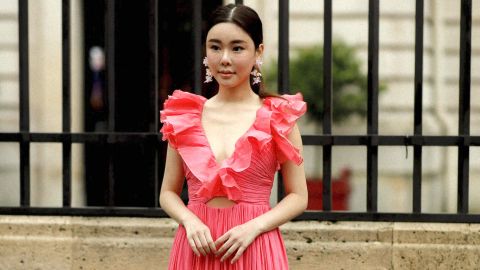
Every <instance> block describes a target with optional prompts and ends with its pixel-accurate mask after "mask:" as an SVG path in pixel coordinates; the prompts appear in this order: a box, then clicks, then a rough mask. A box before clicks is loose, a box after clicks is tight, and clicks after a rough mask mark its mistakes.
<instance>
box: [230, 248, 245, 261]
mask: <svg viewBox="0 0 480 270" xmlns="http://www.w3.org/2000/svg"><path fill="white" fill-rule="evenodd" d="M245 249H246V248H244V247H242V246H240V247H239V248H238V250H237V253H235V257H233V259H232V260H231V261H230V262H231V263H234V262H236V261H237V260H238V259H239V258H240V256H242V254H243V252H244V251H245Z"/></svg>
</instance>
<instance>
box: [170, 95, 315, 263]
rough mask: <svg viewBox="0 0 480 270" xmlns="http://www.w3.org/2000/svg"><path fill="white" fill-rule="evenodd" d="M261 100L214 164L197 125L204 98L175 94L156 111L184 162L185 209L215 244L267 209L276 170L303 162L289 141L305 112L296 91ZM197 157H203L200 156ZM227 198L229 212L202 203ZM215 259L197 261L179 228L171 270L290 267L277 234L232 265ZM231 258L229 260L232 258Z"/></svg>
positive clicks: (260, 238) (259, 240)
mask: <svg viewBox="0 0 480 270" xmlns="http://www.w3.org/2000/svg"><path fill="white" fill-rule="evenodd" d="M282 97H283V98H276V97H268V98H265V99H264V101H263V104H262V106H261V108H260V109H258V110H257V113H256V119H255V121H254V123H253V124H252V126H251V127H250V128H249V129H248V130H247V131H246V132H245V133H244V134H243V135H242V136H241V137H240V138H239V139H238V140H237V142H236V144H235V151H234V153H233V154H232V156H230V157H229V158H227V159H226V160H224V161H223V162H221V163H218V162H217V161H216V159H215V156H214V155H213V152H212V151H211V148H210V145H209V143H208V140H207V137H206V136H205V132H204V130H203V128H202V125H201V116H202V111H203V105H204V103H205V102H206V98H204V97H202V96H199V95H195V94H192V93H188V92H184V91H181V90H175V91H174V92H173V94H172V95H171V96H169V98H168V99H167V100H166V101H165V104H164V109H163V110H162V111H161V112H160V121H161V122H162V123H163V126H162V129H161V130H160V131H161V132H162V134H163V137H162V138H163V140H168V141H169V143H170V145H171V146H172V147H174V148H175V149H176V150H177V151H178V153H179V154H180V156H181V157H182V159H183V167H184V171H185V177H186V179H187V184H188V195H189V203H188V208H189V209H190V210H191V211H192V212H193V213H195V214H196V215H197V216H198V217H199V218H200V219H201V220H202V221H203V222H204V223H205V224H206V225H207V226H208V227H209V228H210V231H211V233H212V237H213V239H214V240H216V239H217V238H218V237H220V236H221V235H222V234H223V233H225V232H226V231H228V230H229V229H230V228H232V227H234V226H237V225H240V224H243V223H245V222H247V221H248V220H250V219H253V218H255V217H257V216H259V215H262V214H263V213H265V212H267V211H269V210H270V206H269V198H270V192H271V189H272V184H273V178H274V175H275V172H276V171H277V170H278V169H279V168H280V164H282V163H283V162H285V161H287V160H292V161H293V162H295V163H296V164H297V165H298V164H301V163H302V162H303V159H302V157H301V155H300V154H299V150H298V149H297V148H296V147H295V146H294V145H292V144H291V143H290V141H289V140H288V139H287V136H288V134H289V133H290V132H291V130H292V128H293V126H294V125H295V122H296V120H297V119H298V118H299V117H301V116H302V115H303V114H304V113H305V111H306V103H305V102H304V101H303V97H302V95H301V94H300V93H297V94H295V95H286V94H285V95H282ZM199 157H201V158H199ZM218 196H226V197H228V198H229V199H230V200H233V201H235V202H237V204H236V205H234V206H232V207H227V208H212V207H209V206H207V205H206V204H205V203H206V202H208V201H209V200H211V199H212V198H214V197H218ZM220 258H221V257H218V258H215V257H214V256H207V257H204V256H200V257H197V256H196V255H195V254H194V253H193V251H192V249H191V247H190V246H189V244H188V242H187V240H186V234H185V228H184V227H183V226H181V225H180V226H179V227H178V230H177V233H176V236H175V240H174V243H173V247H172V251H171V253H170V262H169V269H288V261H287V256H286V252H285V246H284V243H283V240H282V237H281V234H280V231H279V230H278V228H277V229H274V230H272V231H269V232H266V233H263V234H261V235H260V236H258V237H257V238H256V239H255V241H254V242H253V243H252V244H251V245H250V246H249V247H248V248H247V249H246V250H245V252H244V253H243V255H242V256H241V258H240V259H239V260H238V261H237V262H235V263H234V264H233V265H232V264H230V262H229V260H226V262H224V263H221V262H220ZM232 258H233V256H232Z"/></svg>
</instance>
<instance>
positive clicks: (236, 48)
mask: <svg viewBox="0 0 480 270" xmlns="http://www.w3.org/2000/svg"><path fill="white" fill-rule="evenodd" d="M241 50H243V47H238V46H237V47H234V48H233V51H235V52H239V51H241Z"/></svg>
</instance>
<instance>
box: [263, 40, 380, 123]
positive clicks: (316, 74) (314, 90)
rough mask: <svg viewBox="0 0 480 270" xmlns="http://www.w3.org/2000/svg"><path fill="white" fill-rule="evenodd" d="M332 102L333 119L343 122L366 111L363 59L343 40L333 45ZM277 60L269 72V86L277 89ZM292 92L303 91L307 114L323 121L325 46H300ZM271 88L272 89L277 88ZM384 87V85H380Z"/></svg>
mask: <svg viewBox="0 0 480 270" xmlns="http://www.w3.org/2000/svg"><path fill="white" fill-rule="evenodd" d="M332 53H333V55H332V90H333V93H332V102H333V121H335V122H340V121H342V120H345V119H346V118H347V117H349V116H351V115H355V114H356V115H359V116H365V115H366V112H367V75H366V74H364V73H363V72H362V69H361V61H360V60H359V59H358V58H357V57H356V55H355V49H354V48H353V47H350V46H348V45H346V44H345V43H343V42H338V41H337V42H334V43H333V44H332ZM276 66H277V64H276V62H275V61H274V62H273V63H272V65H271V67H272V68H271V69H270V70H269V72H267V73H266V78H267V85H268V86H272V87H275V88H276V84H277V82H276V79H277V70H276ZM290 86H291V89H292V92H296V91H300V92H302V94H303V96H304V99H305V101H306V102H307V104H308V114H309V115H310V116H311V117H312V118H313V119H315V120H317V121H319V122H321V121H322V120H323V89H324V87H323V48H322V47H321V46H315V47H311V48H306V49H301V50H299V51H298V55H297V56H296V57H295V58H293V59H291V61H290ZM275 88H272V89H275ZM380 88H383V87H380Z"/></svg>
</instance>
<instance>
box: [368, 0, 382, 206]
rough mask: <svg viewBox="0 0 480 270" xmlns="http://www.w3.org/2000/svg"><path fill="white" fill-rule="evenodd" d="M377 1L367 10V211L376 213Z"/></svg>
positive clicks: (370, 3)
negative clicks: (368, 139) (368, 137)
mask: <svg viewBox="0 0 480 270" xmlns="http://www.w3.org/2000/svg"><path fill="white" fill-rule="evenodd" d="M379 6H380V3H379V1H378V0H370V1H369V8H368V79H367V80H368V104H367V106H368V108H367V133H368V135H369V136H370V143H369V145H368V146H367V211H368V212H376V211H377V197H378V194H377V193H378V141H377V139H376V138H377V137H376V135H378V48H379V47H378V30H379Z"/></svg>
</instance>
